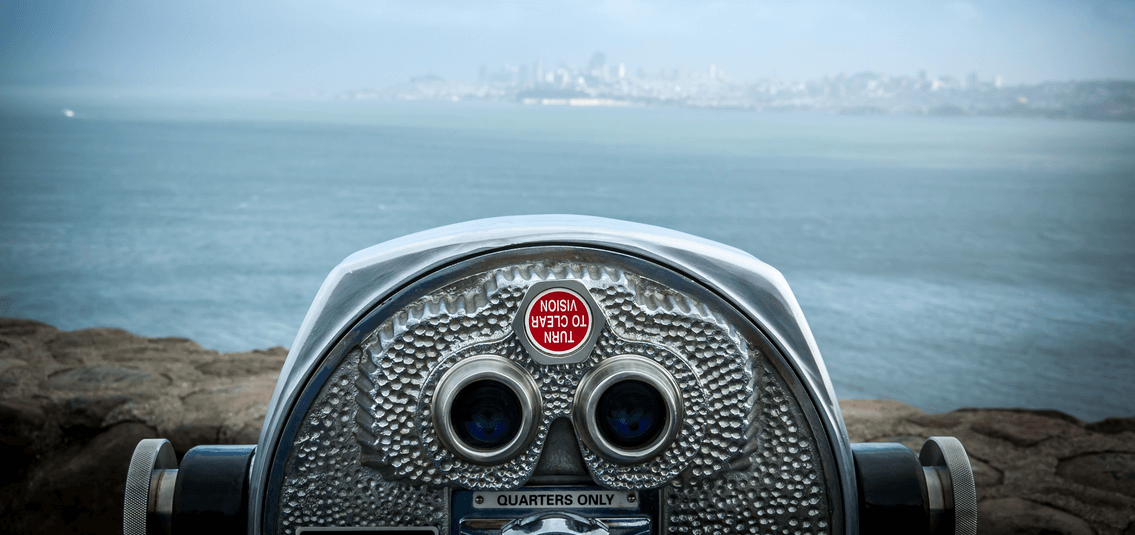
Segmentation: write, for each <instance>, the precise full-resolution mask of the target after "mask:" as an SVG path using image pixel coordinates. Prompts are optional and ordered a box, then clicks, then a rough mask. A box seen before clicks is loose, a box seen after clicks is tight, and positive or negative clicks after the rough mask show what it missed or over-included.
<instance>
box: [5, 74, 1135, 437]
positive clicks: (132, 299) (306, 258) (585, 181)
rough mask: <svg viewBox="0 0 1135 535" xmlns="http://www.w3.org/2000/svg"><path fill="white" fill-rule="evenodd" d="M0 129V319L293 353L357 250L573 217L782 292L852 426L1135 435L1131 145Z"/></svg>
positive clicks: (814, 133)
mask: <svg viewBox="0 0 1135 535" xmlns="http://www.w3.org/2000/svg"><path fill="white" fill-rule="evenodd" d="M64 110H68V111H70V113H69V114H68V113H65V112H64ZM0 121H2V124H0V184H2V185H3V196H2V199H3V200H0V208H2V210H0V316H12V317H20V318H27V319H34V320H39V321H44V322H46V323H50V324H52V325H55V326H57V327H59V328H62V329H67V330H73V329H81V328H88V327H117V328H123V329H126V330H129V331H131V332H133V333H135V334H139V335H144V336H154V337H157V336H177V337H186V338H190V339H192V340H195V341H197V342H198V343H200V344H201V345H202V346H204V347H207V348H211V349H217V350H220V351H244V350H250V349H256V348H266V347H271V346H277V345H282V346H290V345H291V344H292V341H293V339H294V338H295V336H296V332H297V330H298V329H299V325H300V322H301V321H302V319H303V316H304V314H305V313H306V311H307V308H308V306H309V305H310V304H311V301H312V299H313V298H314V296H315V293H316V291H317V290H318V289H319V286H320V284H321V283H322V281H323V279H324V277H325V276H326V275H327V273H328V272H330V270H331V269H332V268H333V267H334V266H335V265H337V264H338V263H339V261H340V260H342V259H343V258H345V257H346V256H348V255H349V254H351V253H353V252H355V251H357V250H360V249H363V248H365V247H369V246H371V245H374V244H377V243H380V242H382V241H386V240H389V239H393V238H397V237H400V236H404V235H406V234H410V233H412V232H416V231H421V230H426V229H429V228H434V227H437V226H441V225H446V224H451V223H458V222H462V221H468V220H472V219H479V218H484V217H493V216H501V215H518V214H537V213H574V214H583V215H597V216H603V217H610V218H615V219H624V220H629V221H636V222H640V223H647V224H653V225H658V226H663V227H667V228H672V229H675V230H679V231H683V232H687V233H690V234H694V235H697V236H701V237H704V238H708V239H711V240H715V241H719V242H721V243H724V244H727V245H730V246H733V247H737V248H739V249H741V250H744V251H746V252H748V253H750V254H752V255H754V256H756V257H757V258H759V259H761V260H763V261H765V262H767V263H768V264H770V265H771V266H773V267H775V268H776V269H778V270H780V271H781V273H783V274H784V276H785V278H786V279H787V280H788V282H789V284H790V286H791V287H792V289H793V291H794V292H795V295H796V297H797V299H798V300H799V302H800V305H801V308H802V309H803V312H804V315H805V317H806V318H807V319H808V322H809V324H810V326H811V329H812V331H813V333H814V335H815V337H816V340H817V343H818V346H819V348H820V351H821V353H822V354H823V357H824V360H825V362H826V364H827V367H828V371H829V373H830V376H831V378H832V381H833V384H834V386H835V391H836V394H837V395H838V396H839V397H840V398H842V399H850V398H878V399H897V400H899V401H903V402H906V403H909V404H911V405H914V406H916V407H918V408H920V409H923V410H926V411H931V412H939V411H946V410H952V409H956V408H960V407H1023V408H1039V409H1056V410H1061V411H1064V412H1067V413H1069V414H1072V415H1074V416H1077V417H1079V418H1082V419H1085V420H1098V419H1101V418H1104V417H1108V416H1129V415H1132V414H1135V396H1131V395H1129V394H1128V392H1129V390H1130V384H1131V382H1132V380H1133V379H1135V349H1133V348H1135V233H1133V232H1132V231H1133V230H1135V209H1132V207H1133V206H1135V123H1114V122H1087V121H1063V120H1045V119H1021V118H977V117H911V116H840V115H825V114H817V113H767V112H766V113H756V112H744V111H728V110H703V109H688V108H669V107H606V108H605V107H591V108H575V107H566V106H562V107H561V106H526V105H522V104H511V103H487V102H383V101H361V102H359V101H298V100H282V99H275V100H273V99H262V100H257V99H221V98H193V99H189V98H186V99H155V98H137V97H130V98H112V97H105V96H104V97H99V98H93V97H82V96H76V95H74V94H71V95H65V94H48V95H40V96H28V95H18V96H14V95H12V94H0Z"/></svg>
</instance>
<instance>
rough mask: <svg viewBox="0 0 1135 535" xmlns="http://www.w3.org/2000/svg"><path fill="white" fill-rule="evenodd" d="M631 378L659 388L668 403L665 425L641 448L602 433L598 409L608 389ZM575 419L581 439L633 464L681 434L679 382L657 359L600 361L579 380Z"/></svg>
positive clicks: (611, 458)
mask: <svg viewBox="0 0 1135 535" xmlns="http://www.w3.org/2000/svg"><path fill="white" fill-rule="evenodd" d="M628 380H634V381H642V382H644V383H646V384H648V385H650V386H652V387H654V389H655V390H657V391H658V393H659V394H660V395H661V396H662V400H663V401H664V402H665V404H666V409H665V410H666V411H667V412H666V424H665V425H664V426H663V428H662V431H661V432H660V433H659V434H658V436H657V437H656V438H655V439H654V440H653V441H651V442H650V443H649V444H647V445H645V446H643V447H641V448H624V447H620V446H617V445H615V444H613V443H611V441H609V440H607V438H606V437H604V436H603V432H602V431H601V430H600V428H599V422H598V419H597V418H596V416H595V411H596V409H597V408H598V406H599V399H600V398H601V397H603V394H604V393H605V392H606V391H607V389H609V388H611V387H612V386H614V385H616V384H618V383H620V382H623V381H628ZM572 416H573V418H572V419H573V421H574V423H575V429H576V432H578V433H579V437H580V439H581V440H582V441H583V443H584V445H586V446H587V447H588V448H589V449H591V451H594V452H595V453H597V454H599V455H600V456H601V457H603V458H604V459H607V460H608V461H611V462H614V463H619V464H633V463H638V462H642V461H646V460H648V459H652V458H654V457H656V456H658V455H659V454H661V453H662V451H663V450H665V449H666V447H668V446H669V445H670V444H671V443H672V442H673V441H674V438H676V437H677V436H678V430H680V429H681V428H682V419H683V416H684V413H683V408H682V396H681V394H679V392H678V382H677V381H676V380H674V377H673V376H672V375H670V372H668V371H667V370H666V368H663V367H662V365H660V364H658V363H657V362H655V361H653V360H651V359H648V358H646V357H642V356H639V355H619V356H616V357H611V358H609V359H606V360H604V361H603V362H601V363H599V365H598V366H596V367H594V368H592V369H591V371H590V372H588V373H587V375H585V376H584V377H583V379H582V380H581V381H580V382H579V388H577V389H576V391H575V403H574V412H573V415H572Z"/></svg>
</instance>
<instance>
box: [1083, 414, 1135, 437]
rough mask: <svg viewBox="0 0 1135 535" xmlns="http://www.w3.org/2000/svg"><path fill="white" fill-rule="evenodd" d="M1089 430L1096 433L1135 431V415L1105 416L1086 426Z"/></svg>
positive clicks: (1110, 433)
mask: <svg viewBox="0 0 1135 535" xmlns="http://www.w3.org/2000/svg"><path fill="white" fill-rule="evenodd" d="M1084 428H1085V429H1087V430H1088V431H1095V432H1096V433H1107V434H1109V435H1112V434H1116V433H1135V417H1131V418H1105V419H1103V420H1100V421H1098V422H1092V423H1090V424H1088V425H1085V426H1084ZM1133 438H1135V437H1133Z"/></svg>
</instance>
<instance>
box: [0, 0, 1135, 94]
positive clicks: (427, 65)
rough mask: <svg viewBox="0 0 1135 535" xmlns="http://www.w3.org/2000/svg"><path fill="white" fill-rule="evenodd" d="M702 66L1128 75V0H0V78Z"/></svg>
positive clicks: (278, 79) (236, 80)
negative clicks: (599, 59) (321, 0)
mask: <svg viewBox="0 0 1135 535" xmlns="http://www.w3.org/2000/svg"><path fill="white" fill-rule="evenodd" d="M595 51H602V52H604V53H605V54H606V57H607V63H608V64H611V65H618V64H622V65H623V66H624V68H625V69H627V71H628V72H632V73H637V72H638V71H639V69H640V68H642V69H645V70H646V71H648V72H657V71H658V70H660V69H674V68H678V67H682V68H685V69H688V70H691V71H692V70H695V69H697V70H699V71H702V72H705V70H707V69H709V68H710V65H713V66H714V67H713V68H714V69H716V70H721V71H724V72H726V73H728V75H729V77H730V78H732V79H734V80H739V81H755V80H761V79H778V80H809V79H818V78H822V77H824V76H831V75H836V74H838V73H841V72H842V73H845V74H847V75H851V74H854V73H860V72H874V73H887V74H890V75H901V76H917V75H918V73H919V72H921V71H925V72H926V73H928V76H930V77H933V78H937V77H942V76H951V77H953V78H957V79H963V80H964V79H966V78H968V77H969V76H970V74H971V73H977V75H978V76H979V77H980V78H981V79H986V80H991V79H993V78H994V77H995V76H1000V77H1001V78H1002V80H1003V82H1004V83H1006V84H1035V83H1039V82H1044V81H1068V80H1105V79H1127V80H1130V79H1135V2H1131V1H1124V0H1092V1H1088V2H1074V1H1070V0H1057V1H1053V2H1047V3H1044V4H1043V5H1041V4H1036V3H1032V2H1026V1H1023V0H1009V1H988V0H987V1H982V0H972V1H944V2H901V1H897V0H887V1H877V2H860V3H857V4H854V5H845V4H844V3H841V2H835V1H832V0H810V1H803V2H793V3H775V4H774V3H753V4H742V5H737V4H734V3H729V2H718V1H707V2H677V3H667V4H666V5H654V4H650V3H645V2H639V1H635V0H602V1H601V0H594V1H576V2H568V3H566V4H554V5H544V4H539V3H521V2H511V3H509V2H506V3H466V2H454V1H446V2H442V3H440V4H433V5H431V6H428V7H422V6H420V5H416V4H402V3H398V2H393V1H373V2H365V1H362V0H337V1H334V2H330V3H326V4H320V5H318V6H314V5H309V4H306V3H302V2H298V1H291V0H284V1H282V2H273V3H237V4H233V3H229V2H221V1H218V0H205V1H202V2H196V3H193V4H189V5H166V4H158V3H148V2H140V1H135V0H131V1H127V2H113V3H110V2H101V3H73V2H61V1H56V0H44V1H41V2H17V1H13V0H0V84H2V85H3V86H13V85H29V84H31V85H35V84H39V85H53V84H54V85H94V86H98V85H102V86H107V85H114V86H118V87H127V88H157V89H161V88H170V89H200V90H221V91H238V92H239V91H246V92H249V91H251V92H271V91H277V90H284V91H320V90H322V91H341V90H347V89H350V88H358V87H385V86H389V85H394V84H398V83H403V82H405V81H406V80H409V79H410V78H412V77H415V76H420V75H423V74H427V73H429V74H435V75H437V76H440V77H444V78H447V79H455V80H470V81H476V80H478V78H479V74H480V73H479V71H480V67H481V66H482V65H488V66H489V68H490V69H492V68H493V67H492V66H494V65H497V66H499V65H504V64H511V65H516V66H519V65H530V64H532V63H533V62H534V61H535V60H537V59H541V58H542V60H543V62H544V64H545V65H547V66H552V67H556V66H559V65H586V64H587V63H588V61H589V58H590V57H591V55H592V54H593V53H594V52H595Z"/></svg>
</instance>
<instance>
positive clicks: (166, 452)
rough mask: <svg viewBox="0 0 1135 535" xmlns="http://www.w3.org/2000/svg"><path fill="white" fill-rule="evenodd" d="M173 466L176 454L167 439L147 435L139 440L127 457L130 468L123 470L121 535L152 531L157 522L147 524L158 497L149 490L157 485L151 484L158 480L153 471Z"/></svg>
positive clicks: (157, 482) (155, 483)
mask: <svg viewBox="0 0 1135 535" xmlns="http://www.w3.org/2000/svg"><path fill="white" fill-rule="evenodd" d="M176 469H177V456H176V455H174V453H173V446H171V445H170V443H169V441H168V440H166V439H164V438H147V439H144V440H142V441H141V442H139V443H138V446H137V447H135V448H134V455H133V456H132V457H131V458H130V469H129V470H128V471H127V472H126V496H125V498H126V499H125V502H124V503H125V504H124V506H123V511H122V533H123V535H147V534H148V533H151V532H154V531H155V528H156V527H157V526H148V523H149V519H150V516H151V514H150V513H151V511H153V510H154V507H153V505H154V504H151V501H155V500H156V499H157V496H155V494H156V493H153V492H151V491H152V490H157V489H156V488H151V487H153V486H155V485H159V484H160V478H158V479H155V478H154V474H155V472H156V471H157V472H158V473H162V472H161V471H165V470H176Z"/></svg>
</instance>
